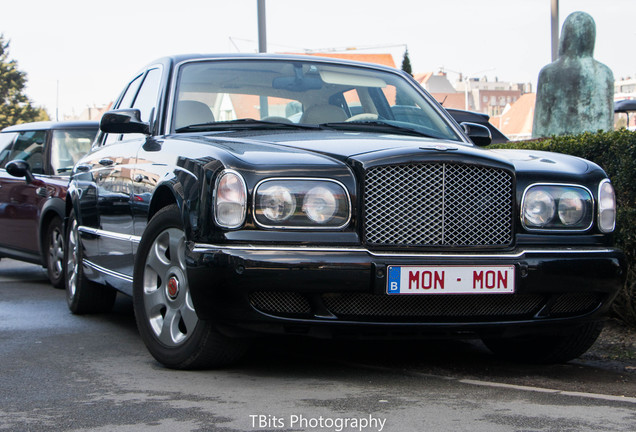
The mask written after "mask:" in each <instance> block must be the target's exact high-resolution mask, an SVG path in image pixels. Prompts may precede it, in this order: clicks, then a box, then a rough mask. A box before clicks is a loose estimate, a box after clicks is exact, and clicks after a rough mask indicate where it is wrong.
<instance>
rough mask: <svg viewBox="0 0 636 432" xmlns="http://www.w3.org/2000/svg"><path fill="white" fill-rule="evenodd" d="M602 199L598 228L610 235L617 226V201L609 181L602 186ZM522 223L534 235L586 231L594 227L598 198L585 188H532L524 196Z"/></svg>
mask: <svg viewBox="0 0 636 432" xmlns="http://www.w3.org/2000/svg"><path fill="white" fill-rule="evenodd" d="M598 197H599V199H598V209H597V212H598V228H599V230H600V231H601V232H605V233H608V232H611V231H613V230H614V226H615V222H616V198H615V195H614V188H613V187H612V185H611V183H610V182H609V181H608V180H604V181H602V182H601V183H600V185H599V190H598ZM521 220H522V223H523V226H524V227H525V228H526V229H528V230H531V231H533V230H553V231H585V230H588V229H589V228H591V227H592V224H593V223H594V198H593V197H592V193H591V192H590V191H589V190H588V189H587V188H584V187H581V186H574V185H551V184H536V185H532V186H530V187H529V188H528V189H526V192H525V194H524V196H523V200H522V203H521Z"/></svg>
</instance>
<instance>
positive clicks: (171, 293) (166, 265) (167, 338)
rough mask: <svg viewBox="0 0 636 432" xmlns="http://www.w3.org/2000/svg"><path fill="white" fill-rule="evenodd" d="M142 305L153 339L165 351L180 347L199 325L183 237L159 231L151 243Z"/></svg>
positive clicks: (180, 233)
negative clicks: (187, 273) (189, 282)
mask: <svg viewBox="0 0 636 432" xmlns="http://www.w3.org/2000/svg"><path fill="white" fill-rule="evenodd" d="M143 305H144V309H145V312H146V319H147V320H148V324H149V326H150V328H151V329H152V332H153V333H154V335H155V337H156V338H157V339H158V340H159V341H160V342H161V343H162V344H163V345H164V346H167V347H176V346H179V345H181V344H183V343H184V342H185V341H186V340H187V339H188V337H189V336H190V335H191V334H192V333H193V332H194V329H195V327H196V325H197V323H198V321H199V319H198V317H197V314H196V312H195V310H194V306H193V304H192V298H191V296H190V289H189V286H188V279H187V276H186V266H185V234H184V232H183V231H182V230H180V229H177V228H168V229H165V230H163V231H162V232H161V233H160V234H159V235H158V236H157V237H156V238H155V240H154V241H153V243H152V246H151V247H150V251H149V253H148V256H147V257H146V263H145V266H144V270H143Z"/></svg>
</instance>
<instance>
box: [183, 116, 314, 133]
mask: <svg viewBox="0 0 636 432" xmlns="http://www.w3.org/2000/svg"><path fill="white" fill-rule="evenodd" d="M241 129H314V130H315V129H319V127H318V126H316V125H308V124H297V123H282V122H275V121H267V120H255V119H251V118H243V119H238V120H230V121H218V122H210V123H200V124H193V125H188V126H184V127H180V128H178V129H176V130H175V132H198V131H215V130H241Z"/></svg>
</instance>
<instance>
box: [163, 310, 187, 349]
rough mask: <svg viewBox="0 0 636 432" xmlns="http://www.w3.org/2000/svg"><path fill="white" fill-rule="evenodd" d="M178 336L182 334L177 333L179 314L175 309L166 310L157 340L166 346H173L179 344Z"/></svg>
mask: <svg viewBox="0 0 636 432" xmlns="http://www.w3.org/2000/svg"><path fill="white" fill-rule="evenodd" d="M180 336H182V333H181V332H180V331H179V314H178V313H177V310H176V309H170V308H168V310H167V311H166V316H165V317H163V325H162V326H161V333H160V334H159V340H160V341H161V342H163V343H164V344H166V345H168V346H174V345H175V344H176V343H177V342H179V339H180Z"/></svg>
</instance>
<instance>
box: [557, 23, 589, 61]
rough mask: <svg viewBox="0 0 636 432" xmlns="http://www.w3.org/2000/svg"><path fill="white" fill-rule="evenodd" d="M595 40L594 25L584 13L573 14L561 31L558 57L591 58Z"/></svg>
mask: <svg viewBox="0 0 636 432" xmlns="http://www.w3.org/2000/svg"><path fill="white" fill-rule="evenodd" d="M595 40H596V24H595V23H594V19H593V18H592V17H591V16H590V15H589V14H587V13H585V12H573V13H571V14H570V15H568V17H567V18H566V19H565V22H564V23H563V28H562V29H561V40H560V44H559V57H566V56H569V57H592V54H594V41H595Z"/></svg>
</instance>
